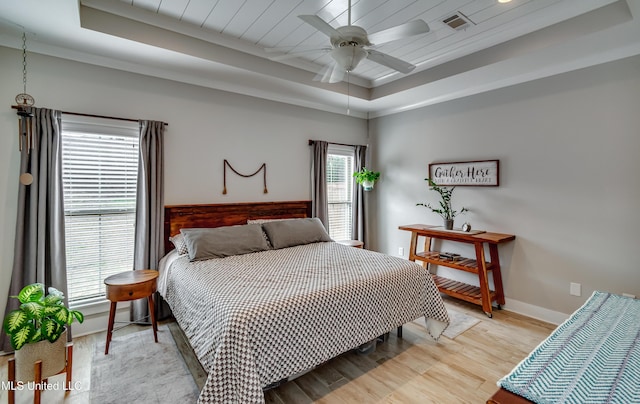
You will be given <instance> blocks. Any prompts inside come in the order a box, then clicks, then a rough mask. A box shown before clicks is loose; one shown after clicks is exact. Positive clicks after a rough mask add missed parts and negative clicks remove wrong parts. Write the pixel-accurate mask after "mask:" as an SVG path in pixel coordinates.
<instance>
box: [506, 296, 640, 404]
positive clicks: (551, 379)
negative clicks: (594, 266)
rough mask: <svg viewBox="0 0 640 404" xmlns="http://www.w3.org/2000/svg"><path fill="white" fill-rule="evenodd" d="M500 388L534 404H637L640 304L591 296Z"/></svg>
mask: <svg viewBox="0 0 640 404" xmlns="http://www.w3.org/2000/svg"><path fill="white" fill-rule="evenodd" d="M498 386H500V387H503V388H504V389H506V390H509V391H510V392H512V393H515V394H518V395H520V396H522V397H525V398H526V399H528V400H530V401H533V402H534V403H537V404H542V403H545V404H550V403H579V404H586V403H620V404H630V403H640V300H636V299H632V298H628V297H623V296H619V295H614V294H611V293H604V292H594V293H593V295H592V296H591V297H590V298H589V300H587V302H586V303H585V304H584V305H583V306H582V307H581V308H579V309H578V310H577V311H576V312H574V313H573V314H572V315H571V317H569V319H567V320H566V321H565V322H564V323H562V324H561V325H560V326H559V327H558V328H556V330H555V331H554V332H553V333H552V334H551V335H550V336H549V337H548V338H547V339H545V340H544V341H543V342H542V343H541V344H540V345H538V347H537V348H536V349H535V350H534V351H533V352H531V353H530V354H529V356H528V357H527V358H525V359H524V360H523V361H522V362H520V364H518V366H516V367H515V368H514V369H513V370H512V371H511V373H510V374H508V375H507V376H505V377H504V378H502V379H500V380H499V381H498Z"/></svg>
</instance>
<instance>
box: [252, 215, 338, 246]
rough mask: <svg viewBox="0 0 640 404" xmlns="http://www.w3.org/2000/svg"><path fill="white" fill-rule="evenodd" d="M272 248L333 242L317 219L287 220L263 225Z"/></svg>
mask: <svg viewBox="0 0 640 404" xmlns="http://www.w3.org/2000/svg"><path fill="white" fill-rule="evenodd" d="M262 228H263V229H264V231H265V232H266V233H267V236H269V240H270V241H271V245H272V246H273V248H285V247H293V246H296V245H301V244H310V243H317V242H320V241H333V240H332V239H331V237H329V235H328V234H327V231H326V230H325V228H324V225H323V224H322V222H321V221H320V219H318V218H315V217H314V218H306V219H287V220H279V221H277V222H268V223H263V224H262Z"/></svg>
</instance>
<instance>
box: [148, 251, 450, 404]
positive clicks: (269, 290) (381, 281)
mask: <svg viewBox="0 0 640 404" xmlns="http://www.w3.org/2000/svg"><path fill="white" fill-rule="evenodd" d="M165 271H167V273H166V274H161V279H164V281H163V282H162V284H161V285H160V290H162V291H163V294H164V297H165V299H166V300H167V302H168V303H169V305H170V306H171V309H172V311H173V314H174V316H175V318H176V320H177V322H178V324H179V325H180V327H181V328H182V329H183V330H184V332H185V334H186V335H187V337H188V338H189V341H190V343H191V345H192V347H193V349H194V351H195V353H196V355H197V356H198V359H199V360H200V362H201V363H202V365H203V367H204V368H205V370H207V371H208V372H209V376H208V379H207V382H206V384H205V386H204V388H203V389H202V392H201V394H200V398H199V403H232V402H237V403H262V402H264V394H263V390H262V388H263V387H264V386H267V385H269V384H271V383H274V382H277V381H279V380H282V379H284V378H286V377H288V376H290V375H294V374H297V373H300V372H302V371H305V370H308V369H311V368H313V367H315V366H317V365H319V364H321V363H323V362H325V361H327V360H329V359H331V358H333V357H335V356H337V355H339V354H341V353H343V352H346V351H348V350H350V349H353V348H355V347H358V346H359V345H361V344H363V343H365V342H367V341H370V340H372V339H374V338H376V337H377V336H379V335H381V334H384V333H385V332H387V331H390V330H392V329H394V328H395V327H397V326H400V325H402V324H405V323H407V322H409V321H412V320H415V319H416V318H419V317H422V316H425V318H426V319H427V320H426V327H427V330H428V331H429V333H430V335H431V336H432V337H433V338H435V339H437V338H438V337H439V336H440V334H441V333H442V331H443V330H444V328H445V327H446V326H447V324H448V322H449V318H448V315H447V311H446V309H445V307H444V305H443V302H442V299H441V298H440V295H439V293H438V290H437V288H436V286H435V284H434V283H433V281H432V279H431V277H430V275H429V274H428V273H427V271H426V270H425V269H424V268H422V267H421V266H420V265H418V264H415V263H413V262H410V261H407V260H404V259H401V258H397V257H391V256H388V255H384V254H380V253H376V252H373V251H367V250H362V249H358V248H352V247H346V246H343V245H340V244H337V243H331V242H329V243H314V244H308V245H301V246H296V247H290V248H284V249H280V250H270V251H263V252H258V253H252V254H247V255H238V256H232V257H226V258H218V259H211V260H206V261H196V262H189V260H188V257H187V256H181V257H180V258H178V259H176V260H175V261H174V262H173V263H172V264H171V265H170V266H169V268H167V269H165Z"/></svg>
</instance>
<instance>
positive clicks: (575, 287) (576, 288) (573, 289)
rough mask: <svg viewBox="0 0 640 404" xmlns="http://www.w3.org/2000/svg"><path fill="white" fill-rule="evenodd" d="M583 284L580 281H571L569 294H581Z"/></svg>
mask: <svg viewBox="0 0 640 404" xmlns="http://www.w3.org/2000/svg"><path fill="white" fill-rule="evenodd" d="M581 289H582V285H580V284H579V283H574V282H571V283H570V284H569V294H570V295H571V296H581V295H582V290H581Z"/></svg>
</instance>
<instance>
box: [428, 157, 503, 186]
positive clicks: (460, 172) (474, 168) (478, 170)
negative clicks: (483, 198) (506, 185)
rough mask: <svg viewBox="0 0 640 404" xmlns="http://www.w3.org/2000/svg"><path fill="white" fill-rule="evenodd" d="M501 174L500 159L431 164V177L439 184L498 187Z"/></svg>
mask: <svg viewBox="0 0 640 404" xmlns="http://www.w3.org/2000/svg"><path fill="white" fill-rule="evenodd" d="M499 174H500V161H499V160H481V161H459V162H455V163H431V164H429V178H431V180H432V181H433V182H435V183H436V184H438V185H450V186H481V187H497V186H498V185H500V175H499Z"/></svg>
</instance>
